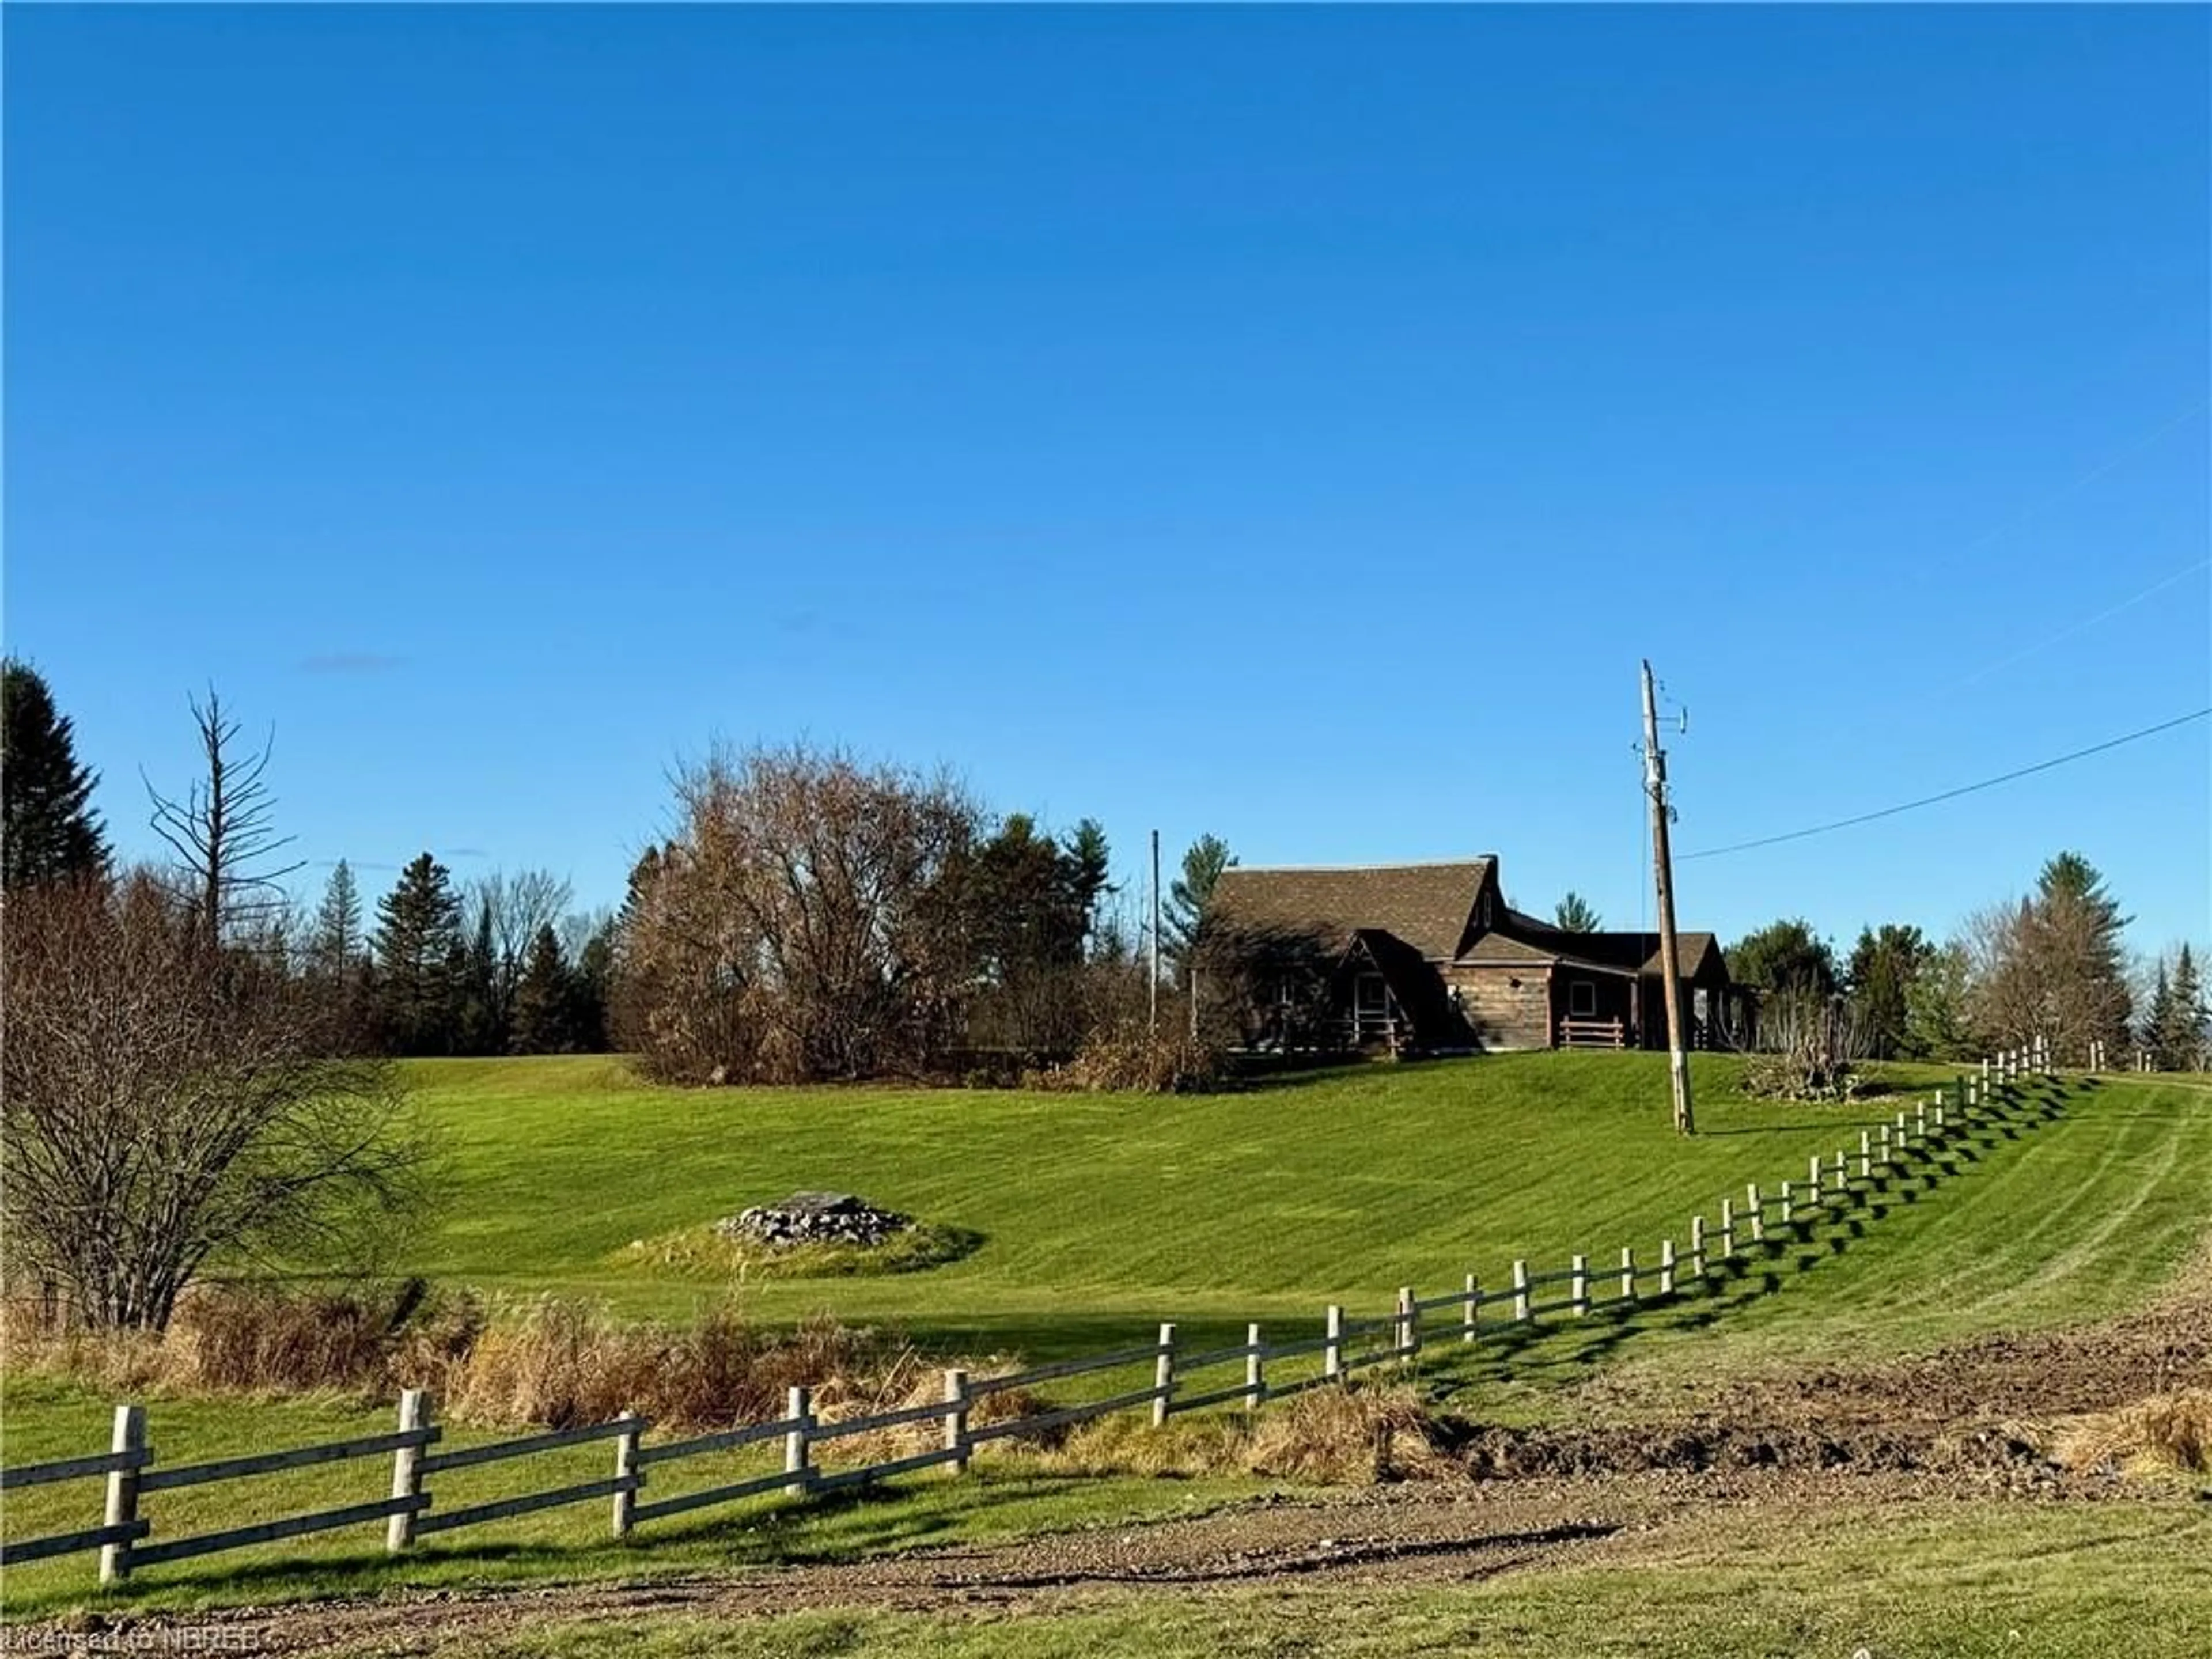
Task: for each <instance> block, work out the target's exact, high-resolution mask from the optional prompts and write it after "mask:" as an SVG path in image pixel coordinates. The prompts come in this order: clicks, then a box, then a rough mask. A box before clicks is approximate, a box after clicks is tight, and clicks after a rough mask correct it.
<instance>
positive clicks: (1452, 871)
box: [1213, 857, 1497, 961]
mask: <svg viewBox="0 0 2212 1659" xmlns="http://www.w3.org/2000/svg"><path fill="white" fill-rule="evenodd" d="M1496 863H1497V860H1496V859H1494V858H1492V857H1483V858H1476V859H1460V860H1451V861H1449V862H1444V863H1437V864H1361V865H1336V866H1317V865H1308V866H1282V867H1277V868H1272V869H1270V868H1247V867H1244V866H1231V868H1229V869H1226V870H1224V871H1223V872H1221V878H1220V880H1219V881H1218V883H1217V884H1215V887H1214V889H1213V914H1214V915H1217V916H1218V917H1220V918H1221V919H1222V921H1224V922H1225V924H1226V925H1227V926H1228V927H1233V928H1238V929H1279V930H1282V931H1284V932H1298V933H1314V934H1316V935H1318V936H1320V937H1322V938H1324V939H1326V940H1327V941H1328V943H1330V944H1332V945H1343V944H1346V943H1348V942H1349V941H1350V940H1351V939H1352V935H1353V933H1357V932H1358V931H1359V930H1361V929H1363V928H1379V929H1380V930H1382V931H1383V932H1384V933H1390V934H1392V935H1394V936H1395V937H1396V938H1398V939H1402V940H1403V941H1405V943H1407V945H1411V946H1413V949H1415V950H1416V951H1419V952H1420V953H1421V954H1422V955H1423V956H1424V957H1428V958H1430V959H1431V960H1432V961H1449V960H1450V958H1451V957H1452V956H1453V954H1454V953H1455V951H1458V949H1459V946H1460V941H1461V939H1462V938H1464V937H1465V936H1466V933H1467V924H1468V917H1469V915H1471V914H1472V913H1473V911H1474V901H1475V896H1476V895H1477V894H1479V893H1480V892H1481V890H1482V884H1483V883H1484V882H1485V881H1486V880H1487V879H1488V878H1489V875H1490V872H1491V870H1492V866H1494V865H1495V864H1496Z"/></svg>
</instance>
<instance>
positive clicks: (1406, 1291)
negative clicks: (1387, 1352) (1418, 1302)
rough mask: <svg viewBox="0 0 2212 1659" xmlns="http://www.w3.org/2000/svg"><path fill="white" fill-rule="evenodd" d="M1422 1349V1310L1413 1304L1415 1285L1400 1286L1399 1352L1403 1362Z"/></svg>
mask: <svg viewBox="0 0 2212 1659" xmlns="http://www.w3.org/2000/svg"><path fill="white" fill-rule="evenodd" d="M1420 1351H1421V1310H1419V1308H1417V1307H1415V1306H1414V1305H1413V1286H1412V1285H1400V1286H1399V1287H1398V1354H1399V1358H1400V1360H1401V1363H1403V1362H1405V1361H1408V1360H1411V1359H1412V1358H1413V1357H1414V1356H1415V1355H1416V1354H1418V1353H1419V1352H1420Z"/></svg>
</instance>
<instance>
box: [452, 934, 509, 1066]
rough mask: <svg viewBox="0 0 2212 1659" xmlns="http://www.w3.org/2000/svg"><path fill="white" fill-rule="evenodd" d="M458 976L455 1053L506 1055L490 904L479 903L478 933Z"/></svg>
mask: <svg viewBox="0 0 2212 1659" xmlns="http://www.w3.org/2000/svg"><path fill="white" fill-rule="evenodd" d="M458 973H459V981H458V997H459V1016H458V1021H459V1024H458V1027H457V1029H456V1031H455V1033H454V1048H455V1050H456V1052H458V1053H460V1054H504V1053H506V1052H507V1030H506V1025H507V1022H506V1020H505V1018H503V1017H502V1016H501V1000H502V999H501V995H500V963H499V947H498V944H497V935H496V933H495V929H494V927H493V925H492V908H491V903H490V901H489V900H482V901H480V902H478V905H477V925H476V930H475V932H474V933H473V934H472V935H471V938H470V939H469V943H468V946H467V949H466V950H465V951H464V952H463V953H462V955H461V957H460V959H459V970H458Z"/></svg>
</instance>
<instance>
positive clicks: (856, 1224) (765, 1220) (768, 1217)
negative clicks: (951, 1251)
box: [714, 1193, 914, 1249]
mask: <svg viewBox="0 0 2212 1659" xmlns="http://www.w3.org/2000/svg"><path fill="white" fill-rule="evenodd" d="M913 1225H914V1218H912V1217H911V1216H903V1215H900V1214H898V1213H897V1212H895V1211H891V1210H879V1209H878V1208H877V1207H876V1206H874V1205H872V1204H870V1203H868V1202H867V1201H866V1200H863V1199H859V1198H855V1197H854V1195H853V1194H850V1193H793V1194H792V1195H791V1196H790V1197H789V1198H787V1199H785V1200H783V1202H782V1203H781V1204H756V1205H754V1206H753V1207H752V1208H750V1210H745V1211H743V1212H739V1213H738V1214H737V1215H731V1216H724V1217H723V1218H721V1219H720V1221H718V1222H716V1223H715V1224H714V1231H716V1232H718V1233H720V1234H721V1235H723V1236H724V1237H727V1238H738V1239H747V1240H750V1241H752V1242H754V1243H761V1244H768V1245H772V1246H774V1247H775V1248H776V1249H787V1248H789V1247H790V1246H792V1245H794V1244H855V1245H858V1246H860V1248H861V1249H873V1248H874V1247H875V1246H877V1245H878V1244H881V1243H884V1241H885V1240H886V1239H888V1238H890V1236H891V1235H892V1234H893V1233H900V1232H904V1231H906V1230H907V1229H908V1228H909V1227H911V1226H913Z"/></svg>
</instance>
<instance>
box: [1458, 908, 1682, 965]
mask: <svg viewBox="0 0 2212 1659" xmlns="http://www.w3.org/2000/svg"><path fill="white" fill-rule="evenodd" d="M1504 927H1506V928H1509V929H1510V930H1511V933H1512V934H1513V937H1514V939H1516V941H1517V942H1519V943H1521V944H1522V945H1527V946H1531V947H1534V949H1536V950H1538V951H1543V952H1545V953H1546V954H1547V955H1550V956H1554V957H1559V959H1560V960H1562V961H1566V962H1574V961H1582V962H1586V963H1589V964H1591V965H1592V966H1594V967H1602V968H1612V969H1617V970H1620V971H1622V972H1634V973H1645V974H1656V973H1657V972H1658V971H1659V935H1658V934H1656V933H1569V932H1567V931H1566V930H1565V928H1563V927H1553V926H1552V925H1551V924H1550V923H1549V922H1545V921H1538V920H1537V919H1536V918H1535V917H1534V916H1531V915H1524V914H1522V912H1521V911H1518V910H1508V911H1507V912H1506V913H1505V921H1504ZM1498 937H1499V936H1498V934H1495V933H1492V934H1488V935H1486V936H1485V937H1484V938H1483V939H1479V940H1477V941H1476V943H1475V945H1474V946H1473V947H1472V948H1471V949H1470V950H1469V951H1468V954H1467V957H1465V958H1464V959H1465V960H1467V961H1469V962H1474V961H1481V960H1486V959H1498V960H1502V959H1503V957H1496V958H1488V957H1486V956H1485V951H1486V948H1490V947H1491V946H1492V940H1494V939H1498ZM1674 945H1675V948H1676V950H1677V951H1679V952H1680V961H1681V968H1682V975H1683V977H1684V978H1691V977H1693V976H1694V975H1696V974H1697V973H1698V971H1699V969H1700V968H1701V967H1702V966H1703V964H1704V963H1705V956H1706V954H1707V953H1708V952H1709V951H1718V950H1719V949H1720V941H1719V940H1718V939H1716V938H1715V937H1714V936H1713V935H1712V934H1711V933H1676V934H1675V935H1674Z"/></svg>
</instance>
